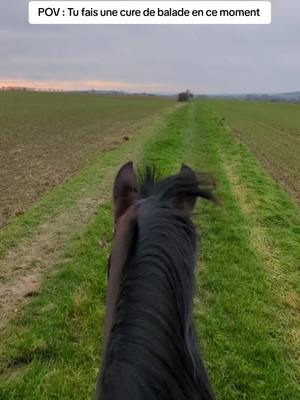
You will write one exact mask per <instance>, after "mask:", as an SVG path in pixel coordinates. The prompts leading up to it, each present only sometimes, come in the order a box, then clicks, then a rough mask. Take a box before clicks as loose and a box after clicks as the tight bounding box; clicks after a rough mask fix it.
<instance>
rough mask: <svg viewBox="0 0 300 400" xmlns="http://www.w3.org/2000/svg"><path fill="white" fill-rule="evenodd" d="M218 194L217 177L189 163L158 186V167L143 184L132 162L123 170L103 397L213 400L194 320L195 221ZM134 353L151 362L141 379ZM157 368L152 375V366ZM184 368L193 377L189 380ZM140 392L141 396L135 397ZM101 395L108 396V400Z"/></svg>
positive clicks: (116, 191) (117, 194)
mask: <svg viewBox="0 0 300 400" xmlns="http://www.w3.org/2000/svg"><path fill="white" fill-rule="evenodd" d="M213 189H214V182H213V180H212V179H211V177H210V176H208V175H205V174H201V175H197V174H196V173H195V172H194V171H193V170H192V169H191V168H189V167H188V166H186V165H183V166H182V167H181V170H180V171H179V172H178V173H177V174H176V175H173V176H169V177H167V178H165V179H163V180H157V179H156V177H155V173H154V170H153V169H151V168H148V169H146V171H145V173H144V174H143V175H142V176H141V179H138V178H137V175H136V173H135V171H134V169H133V164H132V162H128V163H126V164H125V165H124V166H123V167H122V168H121V169H120V170H119V172H118V174H117V176H116V178H115V182H114V187H113V205H114V222H115V227H114V239H113V246H112V253H111V257H110V266H109V280H108V295H107V308H106V319H105V343H104V348H105V349H106V351H105V356H104V363H103V374H102V376H101V377H100V378H99V380H98V387H97V399H98V398H99V399H100V398H103V399H108V398H111V399H119V398H121V397H120V396H125V397H124V398H126V399H127V398H137V399H142V398H144V397H143V396H144V394H143V395H142V394H141V393H144V391H146V392H151V393H152V394H151V396H152V397H149V399H150V398H151V399H152V398H157V396H156V394H155V393H156V391H158V393H160V394H161V396H162V397H160V398H162V399H166V398H174V399H175V398H178V399H179V398H181V397H178V396H177V395H176V396H177V397H174V396H173V397H172V396H171V397H170V396H169V394H170V393H171V392H172V393H173V394H174V393H175V392H176V391H177V392H178V393H180V392H181V391H182V388H183V387H184V386H186V389H184V390H186V393H192V392H193V393H197V392H198V391H199V390H201V392H203V393H206V394H207V396H206V395H205V396H204V397H203V399H204V398H205V399H212V398H213V397H212V396H211V395H210V393H211V390H210V387H209V383H208V381H207V378H206V375H205V373H204V372H203V371H204V369H203V367H202V364H201V363H202V362H201V359H200V357H199V355H198V352H197V348H196V344H195V334H194V332H193V324H192V317H191V315H192V296H193V287H194V266H195V261H196V257H195V253H196V252H195V249H196V232H195V229H194V226H193V224H192V222H191V220H190V217H191V214H192V211H193V209H194V207H195V204H196V200H197V197H204V198H207V199H210V200H214V195H213ZM158 338H160V339H159V340H158ZM150 343H152V344H150ZM167 343H169V345H168V346H167V345H166V344H167ZM149 346H150V347H149ZM151 346H152V347H151ZM149 348H151V349H152V350H151V351H149ZM170 348H172V351H171V350H170ZM174 349H176V350H175V352H174ZM145 351H146V355H145V354H144V352H145ZM131 352H133V353H134V354H135V356H138V355H141V354H144V356H145V357H146V358H147V360H148V361H147V360H144V361H145V362H146V361H147V362H146V366H145V364H144V361H142V360H141V361H140V363H141V365H139V366H138V370H139V371H140V372H139V373H138V381H136V373H137V372H136V368H137V365H136V361H134V359H132V357H131ZM144 356H143V357H144ZM143 357H142V358H143ZM161 360H164V363H165V367H162V361H161ZM138 364H139V362H138ZM152 364H153V365H156V367H155V372H153V373H152V372H150V371H149V370H148V367H147V365H152ZM160 369H161V372H162V375H160V372H159V370H160ZM183 369H186V370H187V371H188V372H187V375H186V377H185V378H182V370H183ZM119 374H123V375H122V376H121V375H119ZM153 374H154V375H153ZM174 376H176V379H174ZM132 379H133V380H132ZM181 379H183V381H182V382H181ZM133 382H135V383H133ZM177 384H178V385H179V386H178V387H177ZM123 385H125V386H126V385H129V386H128V387H127V386H126V389H125V386H123ZM168 385H169V386H168ZM152 386H153V387H152ZM156 386H157V389H155V390H154V389H153V388H154V387H156ZM151 387H152V388H151ZM112 388H115V389H112ZM188 388H189V389H188ZM112 390H114V395H113V394H112V392H111V391H112ZM135 390H137V391H139V393H140V395H134V396H133V395H132V396H131V395H130V396H131V397H130V396H129V394H130V393H131V392H132V393H134V391H135ZM101 393H106V394H103V396H102V397H101ZM107 393H110V395H109V396H110V397H107ZM132 393H131V394H132ZM128 396H129V397H128ZM153 396H154V397H153ZM147 398H148V397H147ZM182 398H183V397H182ZM189 398H192V397H189ZM193 398H194V397H193ZM195 398H196V397H195ZM197 398H198V397H197Z"/></svg>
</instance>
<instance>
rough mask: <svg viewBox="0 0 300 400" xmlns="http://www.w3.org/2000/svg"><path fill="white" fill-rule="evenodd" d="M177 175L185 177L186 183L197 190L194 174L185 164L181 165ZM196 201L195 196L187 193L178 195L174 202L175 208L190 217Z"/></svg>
mask: <svg viewBox="0 0 300 400" xmlns="http://www.w3.org/2000/svg"><path fill="white" fill-rule="evenodd" d="M179 175H181V176H184V177H186V179H187V181H189V182H191V183H192V184H194V185H195V188H197V176H196V174H195V172H194V171H193V170H192V169H191V168H190V167H188V166H187V165H185V164H182V166H181V170H180V172H179ZM196 201H197V195H192V194H188V193H180V194H179V195H177V198H176V200H175V207H177V208H178V209H179V210H181V211H183V213H184V214H185V215H186V216H187V217H190V215H191V213H192V211H193V209H194V207H195V204H196Z"/></svg>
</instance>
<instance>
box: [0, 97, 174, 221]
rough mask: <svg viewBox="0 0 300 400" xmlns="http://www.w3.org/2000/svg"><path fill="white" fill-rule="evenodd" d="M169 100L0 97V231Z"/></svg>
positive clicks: (148, 98) (165, 105) (144, 98)
mask: <svg viewBox="0 0 300 400" xmlns="http://www.w3.org/2000/svg"><path fill="white" fill-rule="evenodd" d="M172 104H174V100H172V99H170V98H164V97H155V96H104V95H102V96H98V95H91V94H73V93H36V92H13V91H11V92H10V91H8V92H0V144H1V145H0V228H1V227H3V226H4V225H5V224H6V223H7V222H8V221H9V219H10V218H12V217H14V216H16V215H18V214H21V213H23V212H24V210H25V209H26V208H28V207H29V206H31V205H32V204H33V203H34V202H35V201H36V200H38V199H39V198H40V197H41V196H42V195H43V194H45V193H46V192H47V191H48V190H50V189H51V188H53V187H55V186H57V185H59V184H61V183H63V182H64V181H65V180H66V179H68V178H69V177H70V176H72V175H74V174H75V173H76V172H77V171H79V170H80V169H81V168H83V167H84V166H86V165H88V164H89V163H90V162H92V161H93V159H94V157H95V156H96V155H98V154H99V153H100V152H102V151H105V150H109V149H112V148H114V147H116V146H119V145H120V144H121V143H122V142H123V141H124V140H130V139H131V138H132V136H133V135H134V133H135V132H136V131H137V129H138V128H139V127H141V126H143V125H144V124H145V123H146V121H147V120H148V119H149V118H150V117H151V116H153V115H155V114H156V113H158V112H161V110H162V109H164V108H167V107H169V106H170V105H172Z"/></svg>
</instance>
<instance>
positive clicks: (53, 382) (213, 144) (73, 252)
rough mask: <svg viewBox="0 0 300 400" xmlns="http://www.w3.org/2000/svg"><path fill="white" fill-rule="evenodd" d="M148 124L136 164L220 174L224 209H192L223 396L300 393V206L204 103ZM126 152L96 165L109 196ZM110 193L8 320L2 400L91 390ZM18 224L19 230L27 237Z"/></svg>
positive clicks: (200, 298) (209, 339) (203, 301)
mask: <svg viewBox="0 0 300 400" xmlns="http://www.w3.org/2000/svg"><path fill="white" fill-rule="evenodd" d="M158 128H159V130H157V129H158ZM149 129H150V134H149V135H147V138H145V140H142V142H141V146H142V150H141V152H139V151H138V152H137V153H136V154H137V156H138V160H139V163H140V165H142V164H145V163H146V162H153V163H155V164H156V165H157V166H158V167H159V168H160V170H161V172H162V173H163V174H169V173H173V172H176V171H177V170H178V169H179V168H180V164H181V163H182V162H185V163H187V164H189V165H191V166H192V167H194V168H195V169H197V170H199V171H200V170H206V171H211V172H212V173H213V174H214V175H215V176H216V179H217V181H218V185H219V189H218V192H219V196H220V198H221V201H222V206H221V207H215V206H213V205H211V204H207V203H205V202H202V203H201V204H200V205H199V206H198V208H197V210H196V215H195V222H196V224H197V225H198V226H199V230H200V231H201V236H202V240H201V248H202V253H201V265H200V268H199V271H198V290H197V295H196V297H195V318H196V326H197V330H198V333H199V338H200V341H201V343H202V346H203V354H204V359H205V361H206V364H207V366H208V369H209V372H210V375H211V377H212V381H213V384H214V386H215V389H216V393H217V398H218V399H220V400H231V399H232V400H240V399H247V400H248V399H249V400H270V399H272V400H286V399H293V400H294V399H297V398H299V395H300V393H299V391H298V386H297V381H298V379H299V354H297V351H298V350H299V282H300V279H299V270H298V266H299V259H298V258H297V257H298V252H297V247H296V245H297V239H298V242H299V233H300V232H299V212H298V210H297V209H296V207H295V206H294V205H293V203H292V202H291V201H290V199H289V197H288V195H287V194H286V193H284V192H283V191H282V190H281V189H280V187H279V186H278V185H277V184H276V183H274V181H273V180H272V179H271V178H270V177H269V176H268V175H267V173H266V172H265V170H264V169H263V168H262V167H261V166H260V164H259V163H258V162H257V161H256V159H255V158H254V156H253V155H252V154H251V153H250V152H249V151H248V149H247V148H246V147H245V146H243V145H241V144H240V143H239V142H238V141H237V140H236V139H234V137H233V136H231V135H230V133H229V132H227V131H226V130H225V129H224V128H223V127H221V126H220V125H219V121H218V118H217V117H216V116H215V114H214V112H213V110H211V109H210V108H209V106H207V104H206V103H205V102H194V103H191V104H189V105H188V106H184V107H182V108H179V109H177V110H176V111H175V112H174V113H172V114H170V115H168V116H167V117H164V118H163V120H162V121H161V123H160V124H159V126H158V125H157V126H156V127H155V126H153V127H152V128H149ZM151 129H152V130H151ZM151 132H152V133H154V132H159V134H155V135H152V133H151ZM134 147H135V146H134V145H133V148H132V150H134ZM126 152H127V149H126V151H125V150H124V152H123V150H120V158H119V159H118V158H117V157H116V158H114V157H115V156H113V157H112V159H111V160H110V163H109V168H108V169H107V170H106V169H104V167H105V165H106V164H101V165H102V168H103V169H101V168H100V167H99V165H98V167H95V170H94V172H93V173H95V172H96V171H98V175H97V177H95V182H97V179H98V180H99V181H101V176H103V175H101V174H103V173H104V172H106V171H108V170H109V171H110V173H109V176H110V178H109V179H108V178H107V180H105V182H106V183H105V185H104V187H105V190H103V191H102V192H101V193H105V192H107V191H108V187H110V185H111V180H112V177H113V174H114V172H115V170H116V166H117V164H118V163H119V162H120V161H121V159H123V158H125V157H126V156H127V155H128V153H126ZM132 154H133V153H132ZM127 158H128V157H127ZM117 159H118V160H119V161H118V162H117ZM103 162H104V161H103ZM107 162H108V161H107V160H105V163H107ZM99 171H102V172H101V173H100V172H99ZM91 175H93V174H91ZM105 176H107V175H106V174H105ZM90 182H94V180H93V179H91V181H89V180H87V182H86V190H87V191H88V192H89V190H90V189H89V187H90ZM93 185H94V184H93ZM93 185H92V186H93ZM75 186H76V185H75ZM61 190H64V188H62V189H61ZM98 190H99V189H98ZM75 192H76V193H77V195H76V196H74V197H76V199H77V200H76V202H75V203H76V204H78V200H79V199H80V194H79V192H77V191H75ZM70 193H72V192H70ZM97 193H98V194H99V191H98V192H97V191H95V192H94V195H96V194H97ZM70 197H71V198H72V196H68V191H65V192H64V195H62V196H61V197H58V198H57V200H56V201H57V204H59V200H60V199H62V198H64V201H65V202H66V204H69V203H68V202H69V201H70V200H69V198H70ZM87 197H88V198H89V196H87ZM92 197H93V196H92ZM98 199H99V198H98ZM102 200H103V201H102V202H101V201H100V200H99V201H98V202H96V204H95V205H94V206H93V207H92V209H93V210H96V214H93V213H91V214H89V218H87V219H85V220H84V221H83V223H82V225H81V227H80V229H79V230H78V234H77V235H76V237H75V238H73V239H72V240H66V241H65V240H63V242H64V244H63V245H62V247H61V254H60V255H59V258H58V261H57V263H56V265H55V271H57V272H56V273H55V274H51V275H49V276H48V275H46V278H45V281H44V283H43V285H42V287H41V289H40V291H39V295H38V296H37V297H36V298H34V299H32V301H30V302H29V303H28V304H27V305H26V306H25V307H24V308H23V309H22V311H21V312H20V313H18V315H17V317H16V318H15V319H14V320H13V321H12V322H11V323H10V324H9V325H8V326H7V328H6V332H5V337H3V340H2V342H1V343H0V371H1V372H0V373H1V376H0V398H1V400H2V399H5V400H6V399H20V398H21V399H24V400H26V399H31V400H34V399H87V398H91V397H92V394H93V391H94V386H95V379H96V374H97V371H98V367H99V358H100V355H99V352H100V353H101V349H100V347H101V339H102V326H103V318H104V311H105V292H106V264H107V256H108V253H109V250H110V243H111V239H112V232H111V229H112V219H111V208H110V204H109V202H106V198H105V196H104V198H103V199H102ZM48 201H49V204H50V205H51V204H52V200H51V198H50V199H49V200H48ZM75 203H74V204H75ZM70 207H71V206H70ZM72 207H73V206H72ZM72 207H71V208H72ZM54 208H55V206H54ZM73 210H74V214H71V215H73V216H75V215H76V210H77V207H74V208H73ZM93 212H94V211H93ZM87 223H88V224H87ZM86 224H87V225H86ZM33 225H34V224H33ZM33 225H32V226H33ZM85 225H86V227H85V230H84V232H83V233H80V232H81V231H82V228H83V227H84V226H85ZM22 229H23V228H22ZM22 229H20V230H17V232H23V233H22V234H23V236H26V230H22ZM71 229H75V230H77V229H78V228H77V227H76V225H75V226H74V227H73V228H72V227H71ZM12 232H13V230H12ZM73 233H74V232H73ZM10 235H11V236H10V237H11V238H12V237H13V235H12V234H10ZM8 236H9V235H8ZM99 238H100V244H101V246H99ZM6 243H8V244H9V246H12V245H13V242H11V241H10V240H7V242H6Z"/></svg>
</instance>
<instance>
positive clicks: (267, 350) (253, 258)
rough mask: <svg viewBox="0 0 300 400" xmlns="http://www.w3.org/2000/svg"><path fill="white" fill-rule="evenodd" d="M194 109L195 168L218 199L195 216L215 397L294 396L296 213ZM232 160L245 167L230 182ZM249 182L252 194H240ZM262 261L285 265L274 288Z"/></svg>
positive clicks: (248, 158) (201, 324)
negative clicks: (212, 183)
mask: <svg viewBox="0 0 300 400" xmlns="http://www.w3.org/2000/svg"><path fill="white" fill-rule="evenodd" d="M195 107H196V115H195V119H196V121H195V122H194V132H195V133H194V134H195V135H196V137H197V140H194V144H193V153H192V154H194V156H193V157H194V160H195V165H199V167H198V169H199V170H201V169H202V170H203V168H205V167H206V169H209V170H211V171H212V172H213V173H214V174H215V176H216V178H217V180H218V184H219V194H220V197H221V200H222V202H223V205H222V207H221V208H218V209H211V208H210V206H209V205H207V204H204V203H203V204H202V205H201V207H200V210H201V214H200V217H199V219H198V222H199V221H200V222H201V225H202V227H201V229H200V231H201V232H202V247H203V262H202V265H201V268H200V272H199V290H200V292H199V296H198V298H197V299H196V300H197V302H196V322H197V326H198V328H199V331H200V338H201V339H202V340H203V344H204V350H205V355H206V357H205V358H206V359H207V360H208V366H209V369H210V371H211V374H212V377H213V381H214V384H215V387H216V391H217V394H218V398H219V399H226V400H227V399H249V400H260V399H266V400H269V399H272V400H273V399H275V400H283V399H296V398H298V397H299V386H298V381H297V380H298V377H299V359H298V356H297V347H296V342H295V341H294V342H292V343H291V341H292V340H291V339H292V338H291V337H290V336H288V334H287V332H288V331H289V330H291V334H292V336H293V335H295V332H296V331H297V329H298V328H297V326H298V322H299V319H298V322H296V320H295V316H296V315H297V314H296V313H295V309H294V308H293V307H294V305H295V304H294V301H295V299H296V293H297V292H296V289H297V285H298V283H299V281H294V279H295V278H296V276H297V268H298V265H297V262H296V254H297V253H296V246H295V245H296V234H297V232H298V234H299V229H298V230H297V228H296V221H295V220H294V218H295V217H296V215H297V210H296V208H295V206H294V205H293V203H292V202H291V201H290V200H289V199H288V196H287V195H286V194H285V193H284V192H283V191H282V190H281V189H280V188H279V187H278V185H276V184H275V183H274V182H273V181H272V180H271V178H269V177H267V174H266V173H265V172H264V170H263V169H262V168H261V167H260V166H259V164H258V162H257V161H256V159H255V158H254V156H252V155H251V153H250V152H248V151H246V150H243V149H244V148H245V147H244V146H242V145H239V144H237V142H236V141H235V139H234V138H233V137H231V136H228V133H226V131H225V130H224V129H222V128H220V127H219V126H218V120H217V118H216V117H215V115H214V114H213V112H211V110H209V109H208V108H207V107H206V106H205V105H203V103H198V104H197V105H196V106H195ZM236 157H237V158H238V159H239V162H241V163H242V165H243V168H240V169H239V170H235V171H234V172H235V173H234V176H235V178H233V170H229V169H228V164H230V165H231V163H232V160H234V159H235V158H236ZM253 170H255V173H254V175H255V176H253ZM234 179H236V180H234ZM251 181H252V183H251ZM248 184H249V185H250V187H251V188H252V190H253V191H252V192H251V193H250V191H249V190H247V191H245V190H244V188H245V185H246V186H247V185H248ZM247 188H248V187H247ZM267 189H268V190H267ZM250 194H251V195H250ZM270 202H272V205H271V204H270ZM257 205H259V208H257ZM264 206H265V207H267V209H266V208H264ZM258 209H259V213H258V212H257V210H258ZM250 216H251V218H250ZM272 219H274V221H273V223H272V222H271V221H272ZM258 221H264V222H265V224H269V227H268V230H267V231H266V232H267V235H268V236H266V237H265V239H266V243H268V246H269V247H268V254H267V257H265V256H266V254H265V256H263V254H262V252H261V251H259V248H258V245H257V243H255V241H254V240H253V237H255V235H256V234H257V233H258V232H257V231H255V230H252V228H253V227H259V228H260V225H259V224H258ZM254 223H255V224H254ZM284 225H285V228H286V229H284ZM257 241H258V243H259V244H260V245H261V246H265V243H264V244H263V245H262V244H261V243H262V242H261V240H257ZM266 258H270V259H269V261H268V262H271V261H270V260H272V261H273V260H275V263H278V265H279V264H280V265H284V266H285V268H284V269H282V270H281V269H279V271H278V272H279V273H278V276H277V277H276V280H277V279H278V285H277V287H276V285H274V284H270V274H269V272H270V271H269V269H268V268H267V267H266V262H267V261H266ZM276 260H277V261H276ZM287 261H289V262H290V265H289V267H286V262H287ZM291 261H293V262H292V263H291ZM290 274H292V276H290ZM271 281H272V278H271ZM296 282H297V283H296ZM273 283H274V282H273ZM285 291H286V295H287V296H288V298H289V301H290V302H291V303H293V307H292V308H291V307H290V306H289V305H287V304H286V303H284V302H282V297H281V295H280V292H282V293H284V292H285ZM298 327H299V326H298ZM293 329H295V330H296V331H295V330H293Z"/></svg>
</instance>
